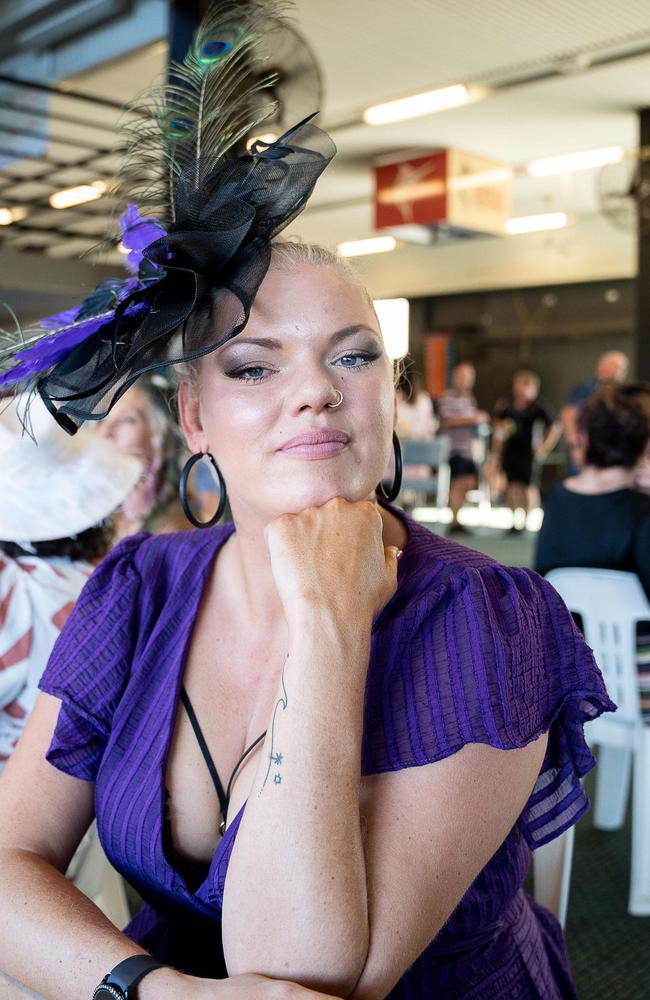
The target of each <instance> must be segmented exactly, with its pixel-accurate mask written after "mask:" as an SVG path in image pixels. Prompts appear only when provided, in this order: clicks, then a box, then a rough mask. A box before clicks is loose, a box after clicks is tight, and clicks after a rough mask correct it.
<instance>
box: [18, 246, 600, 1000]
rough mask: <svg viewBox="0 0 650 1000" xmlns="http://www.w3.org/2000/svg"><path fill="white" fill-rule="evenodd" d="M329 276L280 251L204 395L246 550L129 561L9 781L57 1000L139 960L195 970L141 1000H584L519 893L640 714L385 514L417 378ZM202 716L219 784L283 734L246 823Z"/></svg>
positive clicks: (43, 706) (36, 718) (506, 603)
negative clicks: (402, 403) (288, 987)
mask: <svg viewBox="0 0 650 1000" xmlns="http://www.w3.org/2000/svg"><path fill="white" fill-rule="evenodd" d="M321 259H323V260H324V261H326V263H316V261H317V260H318V256H317V255H316V254H314V253H310V251H309V250H308V249H307V248H301V247H293V248H292V247H284V248H282V249H280V250H279V251H278V252H277V256H276V260H275V261H274V262H273V264H272V267H271V269H270V271H269V273H268V275H267V277H266V278H265V280H264V282H263V284H262V286H261V289H260V291H259V294H258V295H257V298H256V299H255V302H254V305H253V308H252V311H251V317H250V320H249V322H248V325H247V327H246V330H245V331H244V333H243V334H242V335H241V336H238V337H236V338H233V339H232V340H230V341H229V342H228V343H227V344H226V345H225V346H224V347H223V348H220V349H219V350H218V351H216V352H215V353H214V354H209V355H208V356H207V357H206V358H205V359H204V360H202V361H201V362H199V363H198V365H195V366H194V367H193V369H191V370H190V372H189V373H188V374H189V375H190V377H189V378H186V379H184V380H183V381H182V383H181V387H180V393H179V397H180V412H181V419H182V423H183V427H184V430H185V433H186V436H187V438H188V442H189V444H190V445H191V447H192V449H193V450H194V451H195V452H196V453H207V452H210V453H211V454H213V455H214V456H215V458H216V460H217V462H218V465H219V468H220V470H221V472H222V475H223V477H224V479H225V481H226V483H227V484H228V494H229V497H230V503H231V507H232V510H233V515H234V520H235V525H236V529H235V528H234V527H233V526H224V527H216V528H214V529H212V530H209V531H205V532H199V531H196V532H190V533H188V534H181V535H167V536H158V537H155V536H147V535H137V536H134V537H132V538H130V539H127V540H126V541H125V542H123V543H122V545H121V546H119V547H118V549H117V550H115V552H114V553H113V554H112V555H111V556H109V558H108V559H106V560H105V561H104V563H103V564H102V566H101V567H100V568H99V569H98V570H97V571H96V573H95V574H94V576H93V577H92V579H91V581H90V582H89V584H88V585H87V587H86V589H85V591H84V592H83V594H82V597H81V600H80V602H79V604H78V606H77V608H76V610H75V612H74V614H73V616H72V618H71V619H70V621H69V623H68V625H67V626H66V628H65V629H64V632H63V634H62V636H61V638H60V640H59V643H58V646H57V647H56V650H55V653H54V655H53V657H52V659H51V661H50V664H49V667H48V669H47V671H46V674H45V677H44V679H43V682H42V688H43V691H45V692H47V693H46V694H43V695H42V697H41V699H40V703H39V704H38V706H37V708H36V711H35V713H34V715H33V718H32V720H31V721H30V724H29V726H28V731H27V734H26V738H25V740H24V741H23V743H21V745H20V746H19V748H18V750H17V751H16V753H15V754H14V757H13V758H12V761H11V762H10V766H9V767H8V768H7V772H6V774H5V776H4V777H3V785H2V801H1V812H2V816H3V822H2V844H3V860H4V864H3V865H2V867H1V870H2V886H3V898H4V899H5V900H6V899H10V898H11V899H13V900H14V901H15V902H14V906H13V908H12V910H11V913H10V914H7V913H6V911H5V922H4V932H3V937H2V945H1V949H2V957H1V959H0V963H1V964H2V966H3V967H4V968H5V969H6V970H7V971H8V972H9V973H10V974H12V975H13V976H14V977H15V978H17V979H18V980H20V981H22V982H25V983H27V985H29V986H31V987H32V988H33V989H36V990H38V991H39V992H41V993H42V994H43V995H44V996H46V997H47V996H56V995H58V996H60V995H66V991H67V995H70V996H75V997H77V996H78V997H79V998H82V997H85V996H90V995H91V992H92V988H93V986H94V985H95V984H96V983H97V982H99V980H100V979H101V978H102V976H103V975H104V973H105V972H106V971H107V970H108V969H110V968H111V967H112V966H115V965H116V964H117V963H119V962H120V961H121V960H122V959H126V958H128V957H129V956H131V955H133V954H134V953H137V952H138V951H141V952H143V953H144V952H148V953H149V954H151V955H153V956H154V957H155V958H157V959H158V960H159V961H161V962H162V963H164V965H165V966H167V967H166V968H162V969H157V970H154V971H153V972H151V973H150V975H149V976H147V977H146V978H145V979H143V980H142V983H141V985H140V986H139V987H138V996H139V997H141V998H143V1000H148V998H149V997H151V998H156V1000H159V998H160V1000H162V998H166V997H170V998H171V997H174V998H176V997H181V996H182V997H188V998H190V997H195V996H196V997H215V998H218V997H221V995H222V993H223V995H224V997H228V998H230V997H239V996H242V997H243V996H249V997H250V996H259V997H266V995H267V994H266V993H265V992H264V989H265V988H266V987H264V986H263V984H264V983H265V982H266V980H261V981H260V984H259V986H258V985H253V981H250V979H249V977H250V975H252V974H253V973H255V974H258V975H261V976H264V977H269V979H285V980H292V981H294V982H296V983H300V984H302V985H303V986H304V987H308V988H310V989H314V990H320V991H322V992H324V993H328V994H335V995H340V996H348V997H353V998H355V1000H361V998H364V1000H365V998H379V997H385V996H388V995H390V996H391V998H398V997H399V998H402V997H404V998H407V997H408V998H419V1000H421V998H429V997H431V998H433V997H445V998H451V997H463V998H469V997H476V998H479V997H480V998H482V1000H483V998H488V997H500V998H506V997H521V998H524V997H525V998H533V997H535V998H541V997H543V998H544V1000H549V998H555V997H557V998H560V997H563V998H564V997H571V996H573V995H574V994H573V988H572V985H571V979H570V974H569V970H568V966H567V960H566V954H565V951H564V943H563V940H562V934H561V932H560V929H559V926H558V925H557V923H556V922H555V920H554V919H553V917H552V916H551V915H550V914H549V913H547V912H546V911H544V910H542V909H541V908H540V907H538V906H537V905H535V904H534V903H533V901H532V900H531V899H530V898H529V897H528V896H527V895H526V894H525V893H524V892H523V890H522V889H521V884H522V881H523V879H524V876H525V874H526V871H527V869H528V866H529V862H530V852H531V849H533V848H535V847H536V846H538V845H540V844H543V843H545V842H546V841H548V840H550V839H551V838H552V837H554V836H557V835H558V834H559V833H561V832H562V831H563V830H564V829H566V828H567V826H569V825H570V824H571V823H575V822H576V820H577V819H578V818H579V817H580V816H581V815H582V813H583V812H584V810H585V808H586V805H587V802H586V797H585V793H584V792H583V790H582V787H581V785H580V777H581V776H582V775H583V774H584V773H586V771H587V770H588V769H589V768H590V767H591V766H592V764H593V759H592V757H591V754H590V752H589V750H588V748H587V746H586V744H585V742H584V739H583V736H582V724H583V722H585V721H586V720H588V719H589V718H593V717H594V716H595V715H597V714H598V713H599V712H601V711H602V710H604V709H610V708H612V707H613V706H612V705H611V703H610V702H609V700H608V698H607V695H606V692H605V690H604V688H603V685H602V681H601V678H600V674H599V672H598V670H597V668H596V666H595V664H594V662H593V659H592V657H591V654H590V651H589V649H588V648H587V647H586V646H585V645H584V643H583V642H582V640H581V639H580V637H579V636H578V634H577V633H576V632H575V630H574V627H573V624H572V621H571V618H570V616H569V615H568V613H567V612H566V610H565V608H564V607H563V605H562V603H561V601H560V600H559V598H558V597H557V595H556V594H555V592H554V591H553V590H552V589H551V588H550V587H549V586H548V585H547V584H546V583H545V582H544V581H543V580H542V579H540V578H539V577H537V576H536V575H535V574H533V573H531V572H529V571H526V570H517V569H510V568H504V567H502V566H499V565H498V564H496V563H493V562H492V561H491V560H489V559H488V558H486V557H485V556H482V555H479V554H478V553H474V552H471V551H469V550H467V549H466V548H463V547H460V546H457V545H455V544H453V543H451V542H448V541H446V540H444V539H442V538H439V537H437V536H435V535H432V534H430V533H429V532H428V531H427V530H426V529H424V528H422V527H420V526H418V525H417V524H415V522H413V521H411V520H409V519H407V518H405V517H404V516H403V515H400V514H399V513H398V512H397V511H396V510H394V509H392V508H390V507H387V506H380V505H378V504H377V502H376V501H375V500H374V499H373V496H374V490H373V486H374V484H375V483H376V482H377V481H378V480H380V479H381V474H382V470H383V469H384V467H385V465H386V461H387V458H388V454H389V450H390V445H391V434H392V423H393V419H394V390H393V373H392V368H391V363H390V362H389V360H388V358H387V355H386V353H385V350H384V347H383V343H382V339H381V335H380V332H379V329H378V326H377V321H376V318H375V316H374V313H373V310H372V308H371V306H370V304H369V302H368V299H367V296H365V295H364V294H363V293H362V292H361V290H360V289H359V287H358V286H357V285H356V284H354V283H353V282H352V281H351V280H350V279H349V277H348V275H347V274H346V273H345V271H344V270H343V268H342V267H341V265H339V264H337V263H335V262H334V261H333V260H331V259H330V258H329V257H327V256H326V255H321ZM399 551H401V552H402V555H401V558H400V559H399V560H398V559H397V554H398V552H399ZM182 692H185V697H186V700H187V704H188V705H189V706H190V708H191V709H193V713H194V717H195V719H196V720H198V723H199V726H200V729H201V730H202V733H203V736H204V738H205V743H206V744H207V749H208V750H209V756H210V757H211V759H212V760H213V761H214V764H215V766H216V772H217V774H218V775H221V777H222V779H223V777H224V776H227V775H229V774H231V772H232V770H233V767H234V765H235V764H236V762H237V760H238V758H239V757H240V755H241V752H242V750H243V748H245V747H248V746H249V745H250V744H251V743H252V742H254V740H255V739H256V738H257V737H258V736H259V735H260V734H261V733H263V732H264V731H266V736H265V737H264V739H263V740H262V741H260V742H259V743H258V744H257V746H256V747H255V748H254V750H253V751H252V752H251V753H249V754H248V756H247V757H246V758H245V761H244V763H243V764H242V765H241V766H240V767H239V770H238V771H237V773H236V774H235V777H234V780H233V782H232V785H231V787H230V789H229V793H230V794H229V800H228V811H227V815H225V816H223V815H221V814H220V810H219V800H218V797H217V795H216V794H215V789H214V787H213V785H212V782H211V780H210V773H209V771H208V769H207V767H206V765H205V762H204V759H203V757H202V754H201V750H200V746H199V743H198V741H197V740H196V738H195V736H194V733H193V729H192V725H191V721H190V716H191V714H192V712H191V711H190V713H188V711H187V710H186V708H184V707H183V705H182V704H181V693H182ZM46 758H47V759H46ZM52 765H54V766H52ZM224 784H225V782H224ZM93 813H96V815H97V821H98V827H99V833H100V837H101V840H102V843H103V845H104V847H105V850H106V852H107V854H108V856H109V858H110V859H111V861H112V862H113V864H114V865H115V866H116V867H117V868H118V869H119V870H121V871H122V872H123V873H124V875H125V877H126V878H127V879H129V881H131V882H132V884H133V885H134V886H135V887H136V888H137V889H138V891H139V892H140V893H141V895H142V897H143V899H144V900H145V903H144V906H143V909H142V910H141V912H140V913H139V914H138V916H136V918H135V920H134V921H133V922H132V924H131V925H130V926H129V927H128V928H127V929H126V931H125V933H124V934H121V933H119V932H118V931H117V930H116V929H114V928H112V927H111V926H110V925H109V924H108V922H107V921H106V920H105V919H104V918H103V917H102V916H101V914H100V913H99V912H98V911H97V910H96V909H95V907H94V906H93V905H92V904H91V903H90V902H88V901H86V900H83V899H82V898H80V897H79V896H78V893H77V892H76V891H75V890H74V888H73V887H72V886H70V885H69V884H67V883H66V882H65V879H64V878H63V876H62V875H61V874H60V872H62V871H64V870H65V866H66V864H67V862H68V860H69V857H70V856H71V854H72V852H73V850H74V847H75V846H76V843H77V841H78V840H79V838H80V836H81V835H82V833H83V831H84V830H85V829H86V827H87V825H88V823H89V822H90V820H91V818H92V816H93ZM11 817H15V820H12V819H11ZM221 820H225V821H226V823H227V826H226V830H225V834H224V836H223V838H219V835H218V829H219V824H220V821H221ZM22 900H24V901H25V902H24V904H23V903H22V902H21V901H22ZM222 945H223V950H222ZM172 970H175V971H172ZM180 970H182V971H180ZM228 974H229V975H230V976H231V977H234V978H232V979H230V980H226V981H224V978H223V977H225V976H226V975H228ZM207 977H209V978H207ZM240 977H241V978H240ZM215 980H216V981H215ZM238 982H240V983H241V992H238V991H237V984H238ZM269 988H270V987H269ZM256 990H257V991H258V992H255V991H256ZM268 995H269V996H274V995H275V994H273V992H270V993H269V994H268Z"/></svg>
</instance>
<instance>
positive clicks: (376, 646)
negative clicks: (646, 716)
mask: <svg viewBox="0 0 650 1000" xmlns="http://www.w3.org/2000/svg"><path fill="white" fill-rule="evenodd" d="M400 516H401V517H402V518H403V520H404V522H405V524H406V527H407V528H408V532H409V541H408V544H407V546H406V548H405V551H404V555H403V557H402V559H401V561H400V564H399V586H398V589H397V592H396V594H395V595H394V596H393V598H392V600H391V601H390V602H389V603H388V604H387V605H386V607H385V608H384V609H383V611H382V612H381V613H380V614H379V615H378V616H377V618H376V619H375V621H374V624H373V635H372V647H371V656H370V663H369V667H368V679H367V687H366V702H365V721H364V733H363V745H362V772H363V774H364V775H368V774H377V773H379V772H383V771H394V770H400V769H401V768H406V767H417V766H419V765H422V764H429V763H431V762H433V761H437V760H441V759H443V758H444V757H447V756H449V755H450V754H453V753H455V752H456V751H457V750H459V749H460V748H461V747H462V746H463V745H464V744H466V743H484V744H488V745H490V746H493V747H497V748H500V749H511V748H514V747H521V746H524V745H525V744H527V743H528V742H530V741H531V740H534V739H535V738H536V737H537V736H538V735H539V734H540V733H543V732H545V731H546V730H548V731H549V739H548V750H547V753H546V758H545V760H544V764H543V767H542V770H541V773H540V776H539V778H538V780H537V783H536V785H535V788H534V790H533V793H532V795H531V797H530V799H529V801H528V802H527V804H526V806H525V808H524V810H523V812H522V814H521V816H520V817H519V819H518V820H517V822H516V823H515V826H514V827H513V829H512V830H511V832H510V834H509V835H508V837H507V838H506V840H505V841H504V843H503V844H502V845H501V847H500V848H499V850H498V851H497V852H496V854H495V855H494V857H493V858H492V859H491V860H490V861H489V863H488V864H487V865H486V866H485V868H484V869H483V871H482V872H481V873H480V874H479V876H478V877H477V879H476V880H475V882H474V883H473V884H472V886H471V887H470V888H469V889H468V891H467V893H466V894H465V896H464V897H463V899H462V900H461V901H460V903H459V904H458V906H457V908H456V910H455V911H454V913H453V914H452V915H451V917H450V918H449V920H448V921H447V923H446V924H445V926H444V927H443V928H442V930H441V931H439V933H438V934H437V935H436V936H435V937H433V935H432V938H433V940H432V941H431V944H430V945H429V946H428V947H427V948H426V949H425V951H424V952H423V953H422V954H421V955H420V957H419V958H418V959H417V960H416V961H415V963H414V964H413V965H412V966H411V967H410V968H409V969H408V971H407V972H406V973H405V974H404V976H403V977H402V978H401V980H400V981H399V983H398V984H397V985H396V986H395V987H394V989H393V990H392V991H391V993H390V998H391V1000H428V998H431V1000H433V998H436V1000H440V998H444V1000H452V998H454V1000H456V998H458V1000H460V998H462V1000H470V998H472V1000H474V998H476V1000H478V998H480V1000H488V998H502V1000H506V998H507V1000H515V998H517V1000H533V998H536V1000H537V998H544V1000H559V998H567V997H575V990H574V987H573V985H572V982H571V975H570V972H569V968H568V963H567V957H566V952H565V947H564V941H563V936H562V933H561V931H560V928H559V925H558V924H557V922H556V921H555V919H554V918H553V917H552V916H551V915H550V914H549V913H548V912H547V911H546V910H544V909H542V908H541V907H540V906H538V905H536V904H535V903H534V902H533V900H532V899H531V898H530V897H529V896H528V895H527V894H526V893H525V892H524V891H523V890H522V888H521V886H522V882H523V880H524V877H525V875H526V872H527V870H528V867H529V864H530V859H531V849H533V848H535V847H537V846H539V845H541V844H544V843H546V842H547V841H549V840H552V839H553V838H554V837H556V836H558V834H560V833H562V831H563V830H565V829H567V827H569V826H571V824H573V823H575V822H576V821H577V820H578V819H579V818H580V816H582V814H583V813H584V811H585V810H586V809H587V806H588V801H587V796H586V794H585V792H584V790H583V788H582V785H581V783H580V778H581V777H582V775H584V774H586V772H587V771H589V769H590V768H591V767H593V764H594V759H593V757H592V755H591V752H590V750H589V748H588V746H587V745H586V743H585V740H584V737H583V731H582V727H583V723H584V722H586V721H588V720H589V719H593V718H595V717H596V716H597V715H599V714H600V713H601V712H603V711H611V710H614V708H615V706H614V705H613V704H612V702H611V701H610V700H609V698H608V696H607V692H606V690H605V688H604V685H603V681H602V678H601V675H600V672H599V670H598V668H597V666H596V664H595V663H594V660H593V657H592V654H591V651H590V649H589V648H588V646H586V645H585V643H584V642H583V640H582V639H581V637H580V635H579V634H578V632H577V631H576V629H575V627H574V625H573V621H572V619H571V617H570V615H569V613H568V612H567V610H566V608H565V606H564V605H563V603H562V601H561V599H560V598H559V597H558V595H557V594H556V592H555V591H554V590H553V589H552V587H550V586H549V584H547V583H546V582H545V581H544V580H543V579H542V578H541V577H539V576H537V575H536V574H535V573H533V572H532V571H529V570H526V569H513V568H507V567H504V566H500V565H499V564H497V563H495V562H493V561H492V560H491V559H489V558H487V557H486V556H484V555H481V554H480V553H478V552H472V551H471V550H469V549H466V548H464V547H462V546H460V545H457V544H454V543H453V542H450V541H447V540H446V539H444V538H441V537H439V536H437V535H434V534H432V533H431V532H429V531H428V530H427V529H426V528H424V527H422V526H420V525H418V524H416V523H415V522H414V521H412V520H410V519H408V518H404V515H400ZM232 531H233V527H232V525H226V526H220V527H217V528H214V529H210V530H208V531H193V532H188V533H186V534H179V535H160V536H157V537H156V536H148V535H146V534H140V535H136V536H134V537H132V538H127V539H126V540H125V541H124V542H122V543H121V544H120V545H119V546H118V547H117V548H116V549H115V550H114V551H113V552H112V553H111V554H110V555H109V556H108V557H107V558H106V559H105V560H104V561H103V562H102V564H101V565H100V566H99V568H98V569H97V570H96V571H95V573H94V574H93V576H92V577H91V579H90V581H89V582H88V584H87V585H86V587H85V588H84V591H83V592H82V595H81V598H80V600H79V602H78V604H77V607H76V609H75V611H74V612H73V614H72V616H71V618H70V619H69V621H68V623H67V625H66V627H65V628H64V630H63V632H62V633H61V635H60V637H59V640H58V642H57V645H56V646H55V649H54V652H53V654H52V657H51V659H50V662H49V664H48V667H47V669H46V671H45V674H44V675H43V679H42V681H41V685H40V686H41V688H42V689H43V690H44V691H47V692H49V693H50V694H53V695H55V696H56V697H57V698H60V699H61V700H62V702H63V704H62V707H61V710H60V713H59V719H58V723H57V726H56V730H55V733H54V737H53V740H52V745H51V747H50V749H49V751H48V754H47V758H48V760H49V761H50V762H51V763H52V764H53V765H54V766H55V767H57V768H59V769H61V770H62V771H65V772H66V773H68V774H72V775H74V776H76V777H78V778H81V779H84V780H87V781H94V782H95V807H96V813H97V824H98V829H99V835H100V838H101V842H102V844H103V846H104V849H105V851H106V853H107V855H108V857H109V858H110V860H111V861H112V863H113V864H114V866H115V867H116V868H117V869H118V870H119V871H121V872H122V873H123V874H124V876H125V878H126V879H128V881H129V882H131V883H132V885H133V886H134V887H135V888H136V889H137V890H138V892H139V893H140V894H141V896H142V898H143V899H144V900H145V902H144V905H143V907H142V909H141V910H140V912H139V914H138V915H137V916H136V917H135V919H134V920H132V922H131V923H130V924H129V926H128V927H127V928H126V933H127V934H128V935H129V936H130V937H131V938H132V940H134V941H136V942H138V943H139V944H141V945H142V946H143V947H144V948H146V949H147V950H148V951H150V952H151V953H152V954H153V955H155V956H156V957H157V958H159V959H161V960H163V961H165V962H168V963H169V964H170V965H173V966H175V967H176V968H179V969H182V970H184V971H187V972H190V973H192V974H194V975H199V976H207V977H214V978H219V977H222V976H225V975H226V971H225V966H224V960H223V951H222V946H221V933H220V928H221V906H222V900H223V890H224V882H225V879H226V874H227V869H228V860H229V858H230V854H231V851H232V847H233V842H234V840H235V837H236V836H237V830H238V828H239V824H240V822H241V817H242V813H243V809H244V808H245V806H244V807H243V808H242V810H241V811H240V813H239V814H238V815H237V816H236V817H235V818H234V819H233V820H232V822H231V824H230V826H229V827H228V829H227V830H226V833H225V836H224V837H223V839H222V840H221V842H220V843H219V845H218V847H217V849H216V851H215V853H214V857H213V859H212V863H211V864H210V866H209V868H206V870H205V871H204V872H202V873H201V874H200V875H199V877H198V879H192V878H190V877H189V875H188V872H187V870H184V869H183V866H181V865H179V864H178V859H177V856H176V855H175V852H174V850H173V845H172V843H171V837H170V831H169V825H168V823H167V821H166V794H165V764H166V758H167V753H168V750H169V747H170V743H171V737H172V732H173V727H174V721H175V717H176V712H177V709H178V703H179V695H180V687H181V680H182V674H183V666H184V661H185V656H186V652H187V649H188V644H189V639H190V635H191V631H192V625H193V622H194V621H195V618H196V613H197V609H198V607H199V602H200V600H201V596H202V594H203V591H204V588H205V585H206V582H207V580H208V577H209V574H210V570H211V567H212V564H213V562H214V559H215V555H216V553H217V551H218V549H219V547H220V546H221V544H222V543H223V542H224V541H225V540H226V539H227V538H228V537H229V535H230V534H231V532H232Z"/></svg>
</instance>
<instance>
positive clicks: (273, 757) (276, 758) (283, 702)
mask: <svg viewBox="0 0 650 1000" xmlns="http://www.w3.org/2000/svg"><path fill="white" fill-rule="evenodd" d="M280 683H281V684H282V694H281V695H280V697H279V698H278V700H277V702H276V703H275V708H274V709H273V719H272V720H271V749H270V751H269V766H268V767H267V769H266V774H265V775H264V781H263V782H262V787H261V788H260V790H259V795H261V794H262V792H263V791H264V788H265V786H266V782H267V781H268V780H269V774H270V773H271V768H272V767H273V766H274V765H275V767H276V768H279V767H280V765H281V764H283V763H284V754H282V753H280V752H279V751H278V750H276V749H275V720H276V717H277V714H278V709H282V711H283V712H284V711H286V708H287V705H288V704H289V697H288V695H287V689H286V687H285V683H284V667H283V668H282V678H281V681H280ZM273 784H274V785H281V784H282V775H281V774H280V771H279V770H276V772H275V774H274V775H273Z"/></svg>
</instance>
